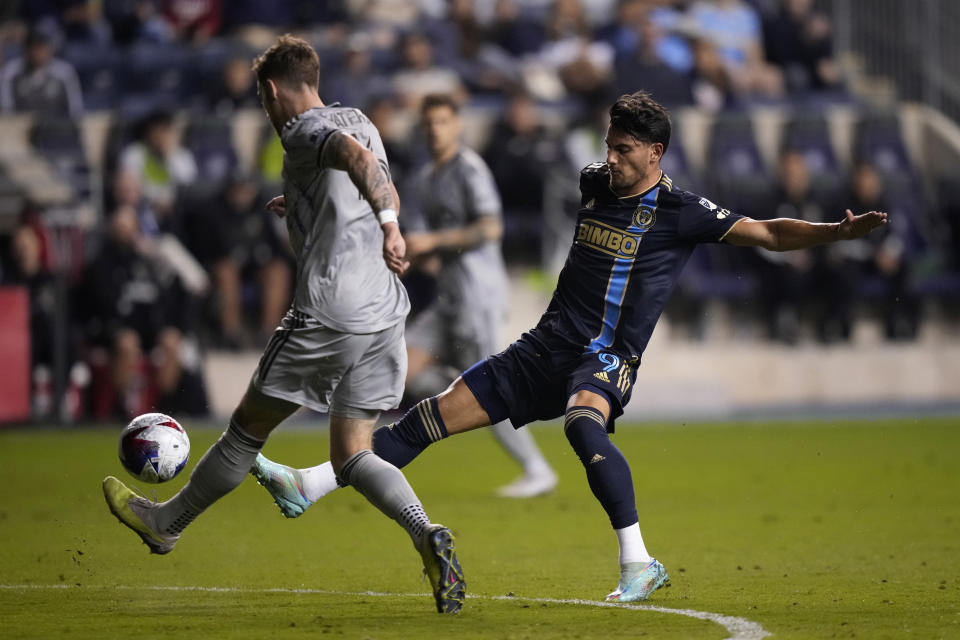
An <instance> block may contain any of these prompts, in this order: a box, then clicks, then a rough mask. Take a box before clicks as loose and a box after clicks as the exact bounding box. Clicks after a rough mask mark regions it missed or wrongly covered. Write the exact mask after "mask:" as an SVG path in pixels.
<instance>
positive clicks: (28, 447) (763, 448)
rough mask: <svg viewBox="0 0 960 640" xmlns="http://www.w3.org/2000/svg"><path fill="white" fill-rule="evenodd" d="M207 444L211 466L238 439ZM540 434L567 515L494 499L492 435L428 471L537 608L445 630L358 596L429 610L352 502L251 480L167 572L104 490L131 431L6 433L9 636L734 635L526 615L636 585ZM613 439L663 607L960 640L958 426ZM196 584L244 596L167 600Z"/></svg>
mask: <svg viewBox="0 0 960 640" xmlns="http://www.w3.org/2000/svg"><path fill="white" fill-rule="evenodd" d="M188 429H190V433H191V436H192V439H193V450H194V454H193V457H192V460H191V465H190V466H192V464H193V463H194V462H195V461H196V460H197V459H199V457H200V454H201V453H202V452H203V450H205V448H206V447H207V446H209V444H210V443H211V442H213V440H214V439H215V438H216V436H217V431H216V430H213V429H200V428H197V427H194V428H191V427H190V426H189V425H188ZM535 433H536V435H537V437H538V440H539V441H540V443H541V445H542V446H543V448H544V450H545V452H546V454H547V456H548V457H549V458H550V459H551V461H552V462H553V463H554V464H555V466H556V468H557V470H558V472H559V474H560V479H561V483H560V487H559V489H558V491H557V492H556V493H555V494H554V495H552V496H549V497H545V498H541V499H535V500H531V501H507V500H502V499H497V498H495V497H493V495H492V490H493V488H495V487H496V486H498V485H500V484H503V483H505V482H507V481H509V480H510V479H512V477H513V475H514V473H515V469H514V468H513V467H512V463H510V462H509V460H508V459H507V458H506V457H505V455H504V454H502V453H501V452H500V451H499V450H498V449H497V447H496V445H495V444H494V442H493V439H492V438H491V437H490V435H489V434H487V433H483V432H480V433H471V434H467V435H465V436H460V437H457V438H454V439H452V440H450V441H447V442H444V443H441V444H439V445H437V446H435V447H434V448H433V449H432V450H430V451H428V452H427V453H426V454H424V456H423V457H422V458H420V459H419V460H417V461H416V462H414V463H413V464H412V465H411V466H410V467H408V469H407V474H408V477H409V478H410V480H411V482H412V484H413V485H414V487H415V488H416V489H417V491H418V493H419V495H420V496H421V498H422V499H423V502H424V504H425V506H426V508H427V510H428V512H429V514H430V515H431V516H432V517H433V519H434V520H436V521H439V522H443V523H444V524H447V525H449V526H450V527H452V528H453V529H454V531H455V532H456V534H457V541H458V546H459V552H460V557H461V561H462V563H463V566H464V569H465V571H466V575H467V581H468V589H469V593H470V594H473V595H475V596H501V595H506V594H508V593H512V594H514V596H515V597H514V598H513V599H510V600H492V599H486V598H479V597H475V598H473V599H468V601H467V603H466V606H465V607H464V610H463V613H462V614H461V615H459V616H451V617H441V616H439V615H437V614H436V613H434V611H433V609H432V601H431V600H430V599H429V597H428V596H426V595H424V596H422V597H410V596H404V595H396V596H389V597H381V596H371V595H349V594H351V593H356V592H363V591H368V590H374V591H378V592H388V593H395V594H411V593H426V592H427V591H428V586H427V584H426V583H425V582H423V581H422V580H421V579H420V577H419V564H418V556H417V555H416V553H415V552H414V550H413V548H412V546H411V545H410V543H409V540H408V539H407V538H406V535H405V534H404V533H403V532H402V531H401V530H400V529H399V527H397V526H396V525H394V524H392V523H390V522H387V521H386V520H385V519H384V518H383V517H382V516H380V514H379V513H377V512H375V511H374V510H373V509H372V508H371V507H369V506H368V505H367V504H366V503H365V502H364V501H363V500H362V499H361V498H360V496H358V495H357V494H356V493H354V492H353V491H352V490H346V491H339V492H337V493H336V494H334V495H332V496H330V497H329V498H327V499H325V500H324V501H323V502H322V503H321V504H319V505H317V506H315V507H314V508H313V509H311V510H310V511H309V512H308V513H307V514H306V515H305V516H303V517H302V518H300V519H298V520H294V521H289V520H285V519H283V518H282V517H281V516H280V515H279V512H278V511H277V510H276V508H275V507H274V506H273V504H272V503H271V502H270V500H269V499H268V497H267V495H266V493H264V492H263V490H262V489H261V488H259V487H257V486H256V483H255V482H254V481H253V480H252V479H248V480H247V481H246V482H245V483H244V484H243V485H242V486H241V487H240V488H239V489H238V490H237V491H235V492H234V493H233V494H231V495H229V496H227V497H226V498H225V499H224V500H223V501H221V503H219V504H217V505H215V506H214V507H213V508H212V509H211V510H210V511H209V512H207V513H206V514H204V515H203V516H201V517H200V518H199V519H198V520H197V522H196V523H194V525H192V526H191V527H190V529H188V531H187V532H186V534H185V535H184V537H183V539H182V540H181V542H180V544H179V545H178V546H177V549H176V550H175V551H174V552H173V553H172V554H171V555H169V556H165V557H157V556H150V555H149V554H148V553H147V549H146V547H144V546H143V545H142V544H141V543H140V541H139V539H137V538H136V537H135V536H134V535H133V534H132V533H130V532H129V531H127V530H126V529H124V528H123V527H122V526H121V525H119V524H118V523H117V522H116V521H115V520H114V519H113V517H112V516H111V515H110V514H109V512H108V511H107V508H106V506H105V504H104V502H103V498H102V495H101V492H100V481H101V478H102V477H103V476H104V475H106V474H111V473H112V474H117V475H118V476H119V477H121V478H125V479H126V476H125V474H124V473H123V472H122V470H121V469H120V467H119V463H118V462H117V460H116V454H115V445H116V443H115V438H116V434H117V431H116V430H102V429H100V430H75V431H48V430H38V431H25V430H17V431H6V432H2V431H0V487H2V489H0V496H2V499H0V584H2V585H21V586H18V587H17V588H8V587H7V586H4V587H3V588H0V637H2V638H20V637H30V638H56V637H69V638H111V637H139V636H146V637H195V638H209V637H222V638H243V637H249V638H264V637H295V636H300V635H307V634H309V635H311V636H317V635H318V634H319V635H323V634H327V635H329V636H333V637H344V638H377V639H379V638H536V639H537V640H547V639H550V638H635V637H638V636H646V637H651V638H662V637H667V638H722V637H725V635H727V634H726V632H725V630H724V629H723V628H722V627H721V626H719V625H717V624H715V623H713V622H710V621H704V620H696V619H692V618H688V617H683V616H679V615H675V614H669V613H662V612H655V611H650V610H639V611H638V610H629V609H609V608H598V607H591V606H584V605H574V604H557V603H544V602H537V601H530V600H524V599H523V598H524V597H529V598H555V599H568V598H578V599H588V600H599V599H602V597H603V595H605V594H606V593H607V592H608V591H609V590H611V589H612V588H613V587H614V586H615V581H616V571H617V569H616V541H615V538H614V536H613V535H612V533H611V532H610V530H609V526H608V524H607V522H606V518H605V516H604V515H603V513H602V511H601V509H600V507H599V506H598V505H597V504H596V502H595V501H594V500H593V497H592V496H591V495H590V494H589V491H588V489H587V487H586V483H585V481H584V478H583V470H582V468H581V466H580V464H579V462H578V461H577V459H576V457H575V456H574V455H573V453H572V451H570V449H569V447H568V445H567V443H566V441H565V440H564V439H563V436H562V434H561V432H560V429H559V427H558V426H555V425H542V426H538V427H536V428H535ZM615 441H616V442H617V443H618V445H619V446H620V447H621V448H622V449H623V451H624V453H625V454H626V456H627V458H628V459H629V460H630V462H631V465H632V467H633V471H634V481H635V484H636V486H637V488H638V489H637V490H638V503H639V507H640V522H641V527H642V528H643V531H644V537H645V540H646V542H647V546H648V548H649V549H650V550H651V551H652V552H653V553H654V554H655V555H656V556H657V557H658V559H660V560H661V561H662V562H663V563H664V564H665V565H666V566H667V568H668V570H669V571H670V574H671V576H672V579H673V580H672V586H671V587H670V588H668V589H663V590H660V591H658V592H656V593H655V594H654V596H653V597H652V598H651V601H650V604H655V605H659V606H662V607H668V608H673V609H694V610H697V611H707V612H715V613H721V614H725V615H730V616H738V617H742V618H746V619H748V620H752V621H756V622H758V623H760V624H762V625H763V627H764V628H765V629H767V630H768V631H769V632H771V633H773V634H774V635H775V637H777V638H832V637H860V638H901V637H905V636H912V637H916V638H948V637H960V608H958V603H960V553H958V552H960V471H958V470H960V454H958V451H960V420H956V419H954V420H946V419H945V420H921V421H910V420H907V421H897V422H893V421H889V422H835V423H825V422H824V423H812V424H808V423H777V424H745V425H733V424H709V425H693V424H687V425H679V424H672V425H667V424H665V425H644V426H641V427H636V428H635V427H628V426H625V425H624V426H621V427H620V428H619V429H618V433H617V434H616V436H615ZM326 445H327V436H326V432H325V431H319V430H318V431H314V430H304V429H295V430H281V431H280V432H278V433H277V434H276V435H275V436H274V438H273V439H272V440H271V442H270V443H269V444H268V445H267V449H266V452H267V453H268V455H270V456H272V457H274V458H278V459H281V460H285V461H289V462H292V463H295V464H307V463H310V462H314V461H319V460H320V459H322V458H325V455H324V451H325V448H326ZM185 481H186V474H184V475H183V477H181V478H177V479H175V480H174V481H172V482H171V483H169V484H167V485H161V486H159V487H157V491H158V493H159V495H160V497H161V498H166V497H169V496H170V495H171V494H172V493H173V491H174V490H175V489H176V488H178V487H179V486H181V485H182V484H183V483H184V482H185ZM145 488H148V489H149V488H151V487H145ZM22 585H32V587H33V588H24V587H22ZM57 585H59V586H61V587H62V588H51V587H52V586H57ZM186 586H194V587H226V588H229V589H231V590H230V591H197V590H194V591H184V590H165V589H160V588H163V587H186ZM279 589H301V590H303V592H301V593H291V592H289V591H287V592H284V591H277V590H279ZM271 590H274V591H271ZM344 592H345V593H344Z"/></svg>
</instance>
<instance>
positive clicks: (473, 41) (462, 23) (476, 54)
mask: <svg viewBox="0 0 960 640" xmlns="http://www.w3.org/2000/svg"><path fill="white" fill-rule="evenodd" d="M474 5H475V3H474V0H456V1H455V2H452V3H451V4H450V10H449V13H448V16H447V21H446V22H442V23H440V25H439V27H438V29H436V30H435V31H439V32H441V33H444V32H445V33H448V34H450V35H451V36H452V38H451V40H452V42H451V44H450V52H449V54H448V56H449V57H448V58H445V59H449V61H450V62H449V64H450V66H452V67H453V69H454V70H456V72H457V73H458V74H459V76H460V80H461V82H463V84H464V85H466V88H467V89H468V90H469V91H470V92H471V93H473V94H481V95H482V94H488V95H489V94H494V95H496V94H503V93H506V92H508V91H511V90H515V89H517V88H518V87H519V86H520V85H521V83H522V78H521V73H520V69H519V67H518V65H517V63H516V60H514V58H513V57H512V56H511V55H510V53H508V52H507V51H506V50H504V49H502V48H501V47H500V46H498V45H497V44H495V43H494V42H492V41H490V40H489V39H488V34H487V30H486V28H485V27H484V26H483V25H481V24H480V22H479V20H477V17H476V11H475V7H474Z"/></svg>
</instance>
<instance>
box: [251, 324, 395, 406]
mask: <svg viewBox="0 0 960 640" xmlns="http://www.w3.org/2000/svg"><path fill="white" fill-rule="evenodd" d="M406 375H407V349H406V344H405V343H404V338H403V322H398V323H397V324H396V325H394V326H392V327H389V328H387V329H384V330H382V331H378V332H376V333H343V332H341V331H334V330H333V329H329V328H327V327H325V326H323V325H322V324H321V323H320V322H319V321H318V320H315V319H314V318H311V317H309V316H307V315H305V314H303V313H300V312H299V311H294V310H291V311H289V312H287V315H286V316H285V317H284V318H283V321H282V322H281V324H280V327H278V328H277V330H276V331H275V332H274V334H273V337H272V338H270V342H269V343H268V344H267V348H266V349H265V350H264V352H263V355H262V356H261V357H260V364H259V365H257V370H256V372H255V373H254V375H253V380H252V381H251V384H252V385H253V387H254V388H256V389H257V390H258V391H260V392H261V393H263V394H264V395H267V396H271V397H273V398H280V399H282V400H287V401H289V402H295V403H296V404H299V405H302V406H304V407H308V408H310V409H313V410H315V411H320V412H324V413H325V412H330V413H332V414H334V415H339V416H343V417H347V418H370V417H372V418H376V416H377V414H378V413H379V412H380V411H384V410H387V409H393V408H395V407H396V406H397V405H398V404H399V403H400V398H401V396H402V395H403V382H404V378H405V377H406Z"/></svg>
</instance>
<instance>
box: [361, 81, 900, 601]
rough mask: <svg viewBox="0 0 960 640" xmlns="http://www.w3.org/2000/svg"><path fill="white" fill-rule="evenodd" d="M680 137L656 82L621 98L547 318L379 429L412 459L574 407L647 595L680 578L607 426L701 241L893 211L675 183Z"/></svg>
mask: <svg viewBox="0 0 960 640" xmlns="http://www.w3.org/2000/svg"><path fill="white" fill-rule="evenodd" d="M669 143H670V118H669V115H668V114H667V112H666V110H665V109H664V108H663V107H662V106H660V105H659V104H657V103H656V102H655V101H654V100H653V99H652V98H651V97H650V96H649V95H648V94H646V93H644V92H637V93H634V94H631V95H624V96H621V97H620V98H619V99H618V100H617V101H616V102H615V103H614V104H613V106H612V107H611V108H610V126H609V128H608V131H607V136H606V144H607V158H606V162H604V163H596V164H592V165H589V166H587V167H586V168H585V169H583V171H581V174H580V190H581V207H580V210H579V212H578V214H577V227H576V231H575V234H574V238H573V246H572V247H571V249H570V253H569V256H568V258H567V261H566V264H565V265H564V267H563V270H562V271H561V273H560V277H559V280H558V282H557V288H556V291H555V292H554V294H553V299H552V300H551V302H550V305H549V307H547V311H546V313H544V315H543V317H542V318H541V319H540V322H539V323H538V324H537V326H536V327H535V328H533V329H532V330H530V331H529V332H527V333H524V334H523V335H522V336H521V337H520V339H519V340H517V341H516V342H514V343H513V344H511V345H510V346H509V347H508V348H507V349H506V350H505V351H503V352H501V353H499V354H497V355H494V356H491V357H489V358H487V359H486V360H483V361H481V362H479V363H477V364H475V365H474V366H472V367H471V368H470V369H468V370H467V371H466V372H464V373H463V375H462V376H460V377H459V378H457V380H456V381H455V382H454V383H453V384H452V385H451V386H450V387H449V388H448V389H447V390H446V391H444V392H443V393H441V394H439V395H437V396H434V397H432V398H428V399H426V400H424V401H422V402H420V403H419V404H418V405H417V406H415V407H414V408H412V409H411V410H410V411H408V412H407V414H406V415H405V416H404V417H403V418H402V419H401V420H399V421H398V422H396V423H394V424H392V425H389V426H385V427H381V428H379V429H377V431H376V432H374V439H373V442H374V451H375V452H376V454H377V455H379V456H381V457H383V458H384V459H385V460H388V461H389V462H391V463H392V464H394V465H396V466H397V467H401V468H402V467H403V466H405V465H406V464H407V463H409V462H410V461H411V460H413V459H414V458H415V457H416V456H417V455H419V454H420V452H422V451H423V450H424V449H425V448H426V447H427V446H428V445H430V444H431V443H433V442H436V441H437V440H440V439H442V438H445V437H447V436H449V435H452V434H455V433H461V432H464V431H470V430H472V429H477V428H479V427H484V426H488V425H490V424H492V423H493V424H495V423H497V422H499V421H501V420H505V419H509V420H510V421H511V422H512V423H513V425H514V426H515V427H520V426H522V425H524V424H527V423H529V422H532V421H534V420H547V419H552V418H557V417H559V416H561V415H562V416H564V434H565V435H566V437H567V439H568V440H569V442H570V444H571V446H572V447H573V449H574V451H576V453H577V456H578V457H579V458H580V461H581V462H582V463H583V465H584V468H585V470H586V474H587V482H588V484H589V485H590V489H591V490H592V491H593V494H594V496H596V498H597V500H598V501H599V502H600V504H601V505H602V506H603V508H604V510H605V511H606V512H607V515H608V516H609V518H610V523H611V525H612V527H613V529H614V531H615V532H616V535H617V538H618V541H619V545H620V553H619V561H620V579H619V583H618V585H617V588H616V589H615V590H614V591H613V592H612V593H610V594H609V595H608V596H607V600H610V601H617V602H632V601H636V600H645V599H646V598H647V597H648V596H649V595H650V593H652V592H653V591H654V590H655V589H657V588H659V587H660V586H662V585H663V584H664V583H665V582H666V581H667V580H668V577H667V572H666V569H664V567H663V565H661V564H660V563H659V562H657V561H656V560H655V559H653V558H652V557H651V556H650V555H649V554H648V553H647V550H646V548H645V546H644V543H643V538H642V536H641V534H640V526H639V520H638V515H637V508H636V502H635V498H634V490H633V479H632V476H631V472H630V467H629V466H628V464H627V461H626V459H625V458H624V457H623V455H622V454H621V453H620V451H619V450H618V449H617V448H616V446H614V444H613V443H612V442H611V441H610V438H609V435H608V434H609V433H610V432H612V431H613V423H614V420H615V419H616V418H617V417H618V416H620V415H621V414H622V413H623V407H624V406H625V405H626V404H627V402H628V401H629V399H630V394H631V391H632V384H633V381H634V379H635V377H636V370H637V367H638V366H639V364H640V357H641V354H642V353H643V350H644V348H645V347H646V345H647V342H648V340H649V339H650V334H651V333H652V332H653V328H654V325H655V324H656V322H657V319H658V318H659V317H660V314H661V313H662V312H663V308H664V306H665V305H666V302H667V299H668V298H669V297H670V293H671V291H672V290H673V287H674V286H675V284H676V282H677V279H678V278H679V276H680V272H681V270H682V269H683V266H684V264H685V263H686V261H687V259H688V258H689V257H690V254H691V252H692V251H693V249H694V247H695V246H696V245H697V244H699V243H703V242H727V243H729V244H733V245H738V246H748V247H751V246H759V247H764V248H766V249H769V250H772V251H788V250H792V249H804V248H808V247H812V246H816V245H820V244H826V243H830V242H835V241H838V240H850V239H854V238H859V237H862V236H864V235H866V234H867V233H869V232H870V231H871V230H872V229H874V228H876V227H878V226H880V225H883V224H885V223H886V221H887V214H885V213H880V212H875V211H871V212H869V213H865V214H863V215H858V216H855V215H853V213H851V212H850V211H849V210H848V211H847V212H846V218H845V219H844V220H843V221H842V222H839V223H809V222H804V221H801V220H793V219H787V218H778V219H773V220H764V221H759V220H752V219H750V218H746V217H743V216H741V215H738V214H736V213H732V212H730V211H728V210H727V209H723V208H721V207H719V206H717V205H715V204H714V203H712V202H711V201H710V200H708V199H706V198H702V197H700V196H699V195H696V194H693V193H690V192H687V191H683V190H681V189H679V188H677V187H675V186H674V185H673V183H672V181H671V180H670V178H669V177H667V176H666V175H664V174H663V172H662V171H661V170H660V159H661V157H662V156H663V153H664V152H665V151H666V149H667V146H668V145H669Z"/></svg>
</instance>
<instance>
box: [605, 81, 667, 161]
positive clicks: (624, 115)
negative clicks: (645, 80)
mask: <svg viewBox="0 0 960 640" xmlns="http://www.w3.org/2000/svg"><path fill="white" fill-rule="evenodd" d="M610 127H611V128H614V129H619V130H620V131H623V132H624V133H628V134H630V135H631V136H633V137H634V138H636V139H637V140H639V141H640V142H645V143H646V144H653V143H654V142H659V143H660V144H662V145H663V150H664V151H666V150H667V147H668V146H670V114H669V113H668V112H667V110H666V109H664V108H663V105H661V104H660V103H658V102H657V101H655V100H654V99H653V98H651V97H650V94H649V93H647V92H646V91H637V92H636V93H625V94H624V95H622V96H620V97H619V98H618V99H617V101H616V102H614V103H613V106H611V107H610Z"/></svg>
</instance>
